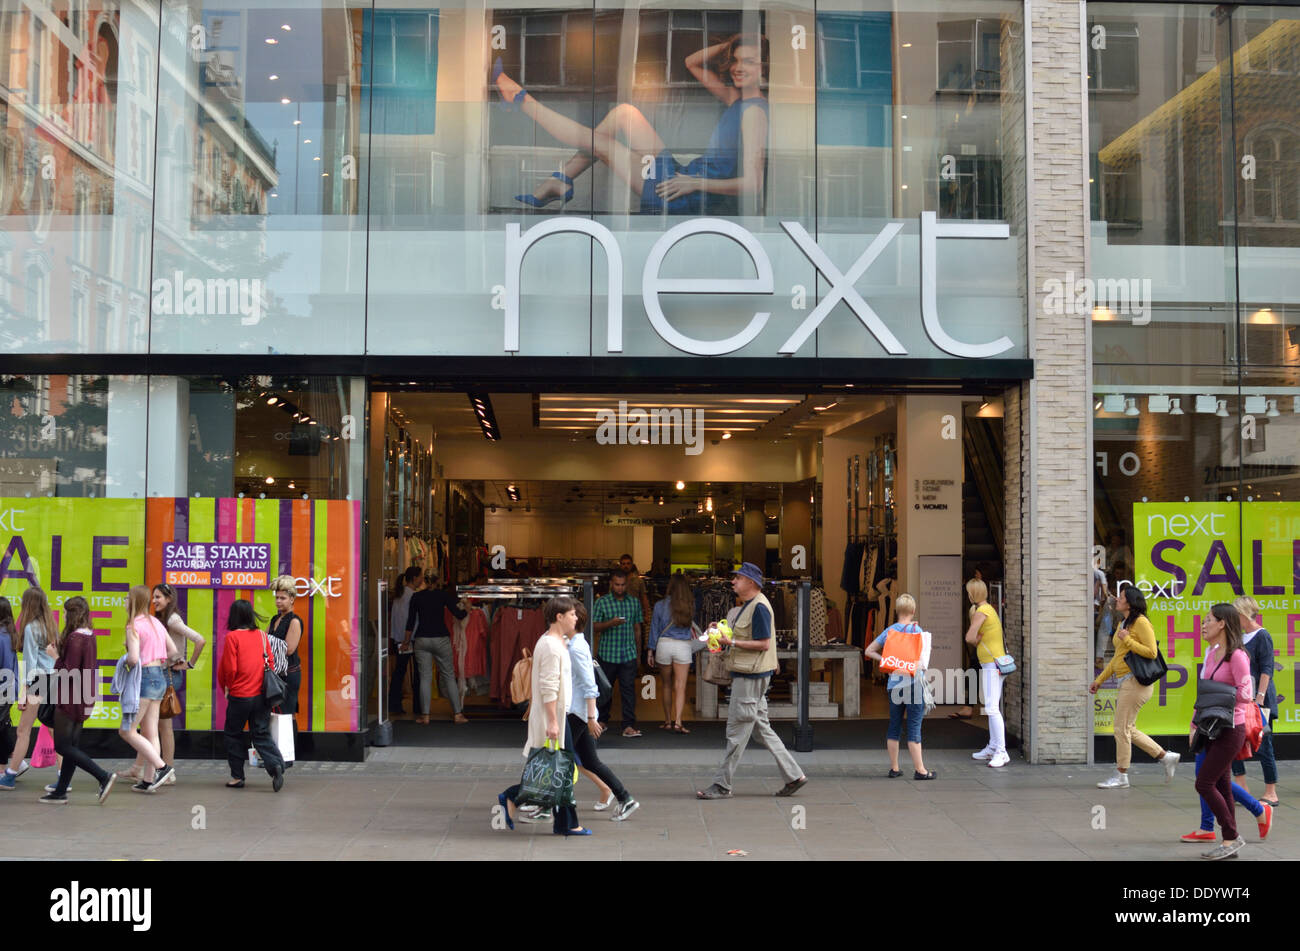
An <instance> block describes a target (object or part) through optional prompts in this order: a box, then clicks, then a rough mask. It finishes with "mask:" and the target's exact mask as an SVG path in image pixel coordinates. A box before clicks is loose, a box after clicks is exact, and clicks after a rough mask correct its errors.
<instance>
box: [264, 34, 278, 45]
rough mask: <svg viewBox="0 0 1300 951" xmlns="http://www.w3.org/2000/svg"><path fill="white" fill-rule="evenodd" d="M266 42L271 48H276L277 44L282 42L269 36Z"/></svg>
mask: <svg viewBox="0 0 1300 951" xmlns="http://www.w3.org/2000/svg"><path fill="white" fill-rule="evenodd" d="M266 42H267V44H268V45H270V46H274V45H275V44H276V43H279V42H280V41H279V40H277V39H276V38H275V37H274V36H268V37H267V38H266Z"/></svg>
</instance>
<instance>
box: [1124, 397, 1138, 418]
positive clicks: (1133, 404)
mask: <svg viewBox="0 0 1300 951" xmlns="http://www.w3.org/2000/svg"><path fill="white" fill-rule="evenodd" d="M1141 412H1142V411H1141V410H1139V409H1138V401H1137V397H1136V396H1126V397H1124V415H1125V416H1138V415H1140V414H1141Z"/></svg>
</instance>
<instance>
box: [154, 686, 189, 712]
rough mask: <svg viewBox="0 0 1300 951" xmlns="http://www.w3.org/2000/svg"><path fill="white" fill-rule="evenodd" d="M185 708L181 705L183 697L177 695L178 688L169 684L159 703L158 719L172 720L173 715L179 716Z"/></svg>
mask: <svg viewBox="0 0 1300 951" xmlns="http://www.w3.org/2000/svg"><path fill="white" fill-rule="evenodd" d="M184 712H185V710H184V708H183V707H182V706H181V698H180V697H178V696H177V695H176V688H175V687H173V686H172V685H171V684H168V685H167V692H166V693H165V694H163V697H162V700H161V702H159V704H158V719H159V720H170V719H172V717H178V716H180V715H181V714H182V713H184Z"/></svg>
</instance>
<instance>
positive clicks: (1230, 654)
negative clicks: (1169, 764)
mask: <svg viewBox="0 0 1300 951" xmlns="http://www.w3.org/2000/svg"><path fill="white" fill-rule="evenodd" d="M1201 631H1202V637H1203V638H1204V639H1205V640H1206V641H1208V642H1209V647H1208V648H1207V649H1206V651H1205V656H1204V658H1203V659H1202V661H1201V678H1202V679H1204V680H1214V681H1218V682H1219V683H1223V684H1229V685H1231V686H1233V687H1235V688H1236V703H1235V704H1234V707H1233V715H1232V724H1231V727H1229V726H1228V725H1227V724H1225V725H1224V727H1223V728H1222V729H1221V730H1220V731H1219V733H1218V736H1216V737H1215V738H1214V739H1212V740H1208V741H1206V745H1205V747H1204V750H1205V758H1204V759H1203V760H1202V761H1201V769H1200V772H1199V773H1198V774H1197V776H1196V791H1197V793H1199V794H1200V796H1201V798H1203V799H1204V800H1205V801H1206V802H1208V803H1209V804H1210V811H1211V812H1213V813H1214V817H1215V818H1216V819H1218V820H1219V828H1221V829H1222V830H1223V842H1221V843H1220V844H1219V845H1218V846H1217V847H1216V848H1214V849H1211V850H1210V851H1209V852H1205V853H1202V858H1207V859H1210V860H1212V861H1213V860H1218V859H1226V858H1229V857H1231V856H1233V855H1236V854H1237V853H1238V852H1240V851H1241V847H1242V844H1243V843H1242V840H1241V837H1240V836H1239V835H1238V833H1237V817H1236V810H1235V808H1234V806H1233V799H1232V779H1231V775H1232V770H1231V768H1230V767H1231V766H1232V761H1233V759H1235V758H1236V756H1237V753H1238V752H1240V750H1241V747H1242V745H1243V744H1244V743H1245V739H1246V707H1247V705H1249V704H1251V703H1253V702H1254V692H1253V691H1252V686H1253V684H1254V681H1252V680H1251V678H1250V658H1249V657H1248V656H1247V655H1246V652H1245V651H1244V650H1242V649H1241V615H1240V614H1239V613H1238V612H1237V609H1236V608H1235V607H1233V606H1232V605H1230V604H1216V605H1214V606H1213V607H1212V608H1210V613H1209V614H1207V615H1206V616H1205V621H1204V623H1203V624H1202V627H1201ZM1196 734H1197V727H1196V724H1195V723H1193V724H1192V729H1191V733H1190V734H1189V736H1188V743H1189V744H1192V743H1194V741H1195V740H1196Z"/></svg>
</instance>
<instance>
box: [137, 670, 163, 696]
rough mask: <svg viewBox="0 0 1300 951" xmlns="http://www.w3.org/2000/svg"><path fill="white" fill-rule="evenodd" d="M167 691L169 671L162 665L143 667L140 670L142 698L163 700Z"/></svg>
mask: <svg viewBox="0 0 1300 951" xmlns="http://www.w3.org/2000/svg"><path fill="white" fill-rule="evenodd" d="M166 692H167V671H166V670H164V669H163V668H162V667H143V668H141V670H140V699H141V700H142V701H144V700H161V699H162V698H163V694H165V693H166Z"/></svg>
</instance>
